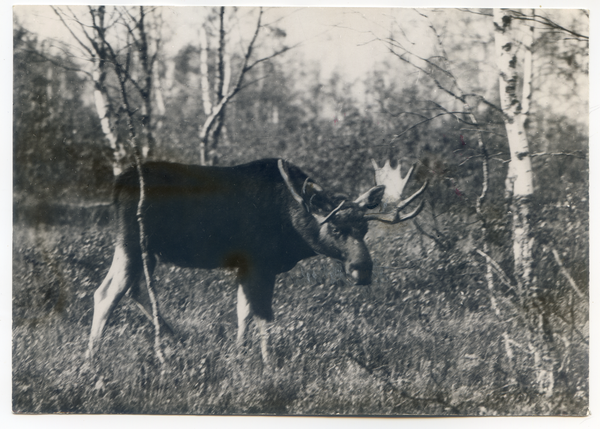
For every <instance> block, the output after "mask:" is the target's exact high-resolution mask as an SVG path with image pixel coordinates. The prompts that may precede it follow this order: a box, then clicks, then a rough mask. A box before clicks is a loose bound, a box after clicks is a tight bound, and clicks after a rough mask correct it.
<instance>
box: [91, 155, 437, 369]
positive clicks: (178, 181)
mask: <svg viewBox="0 0 600 429" xmlns="http://www.w3.org/2000/svg"><path fill="white" fill-rule="evenodd" d="M142 175H143V177H144V180H145V201H144V210H143V214H142V221H143V225H144V228H145V231H146V247H147V253H148V255H149V258H148V259H149V261H150V262H149V265H150V266H149V271H150V273H152V271H153V269H154V268H155V267H156V264H157V262H158V260H160V261H163V262H167V263H171V264H174V265H177V266H180V267H194V268H206V269H213V268H219V267H222V268H231V269H237V280H238V282H239V287H238V291H237V318H238V333H237V342H238V344H240V343H243V341H244V335H245V331H246V329H247V326H248V324H249V322H250V319H251V316H252V317H253V318H254V321H255V324H256V326H257V327H258V331H259V338H260V348H261V354H262V358H263V360H264V361H265V362H266V363H268V362H269V352H268V348H267V329H266V326H267V325H266V323H267V322H269V321H271V320H272V319H273V310H272V307H271V301H272V297H273V289H274V285H275V277H276V275H277V274H279V273H283V272H286V271H289V270H291V269H292V268H293V267H294V266H295V265H296V264H297V263H298V262H299V261H301V260H303V259H306V258H310V257H312V256H315V255H326V256H328V257H330V258H333V259H336V260H339V261H341V262H342V264H343V268H344V270H345V272H346V273H347V275H349V276H350V277H351V278H352V280H353V281H354V283H355V284H357V285H368V284H370V283H371V275H372V270H373V262H372V260H371V256H370V254H369V250H368V249H367V246H366V245H365V242H364V237H365V234H366V233H367V230H368V221H371V220H378V221H381V222H387V223H398V222H401V221H404V220H407V219H410V218H412V217H414V216H416V215H417V214H418V213H419V211H420V210H421V208H422V207H423V200H422V201H421V203H420V204H419V206H418V207H417V208H416V209H415V210H413V211H412V212H411V213H409V214H405V215H400V214H399V213H400V210H402V209H403V208H405V207H406V206H407V205H408V204H409V203H410V202H411V201H413V200H414V199H415V198H416V197H418V196H419V195H420V194H421V193H422V192H423V191H424V189H425V187H426V185H427V183H425V184H424V185H423V187H422V188H421V189H420V190H418V191H417V192H415V193H414V194H413V195H412V196H411V197H409V198H407V199H405V200H403V201H401V202H400V203H399V204H398V205H397V207H396V208H395V211H394V213H393V214H392V218H391V219H386V218H384V216H383V215H382V214H381V213H373V214H371V213H367V211H368V210H371V209H374V208H376V207H377V206H378V205H379V204H380V202H381V200H382V198H383V196H384V191H385V186H383V185H378V186H375V187H373V188H371V189H369V190H368V191H367V192H365V193H364V194H362V195H361V196H359V197H358V198H357V199H355V200H354V201H350V200H348V199H347V198H346V197H345V196H342V195H340V194H334V193H331V192H327V191H325V190H324V189H323V188H321V187H320V186H319V185H318V184H317V183H315V182H314V181H313V180H312V179H310V178H309V176H308V175H306V174H305V173H304V172H303V171H302V170H300V169H299V168H298V167H296V166H294V165H293V164H291V163H288V162H287V161H284V160H282V159H264V160H259V161H254V162H250V163H248V164H244V165H238V166H234V167H207V166H197V165H185V164H176V163H168V162H147V163H145V164H143V166H142ZM407 176H408V175H407ZM405 179H406V180H408V177H406V178H405ZM139 183H140V182H139V176H138V172H137V170H136V168H130V169H128V170H126V171H125V172H124V173H122V174H121V175H120V176H119V177H118V178H117V179H116V182H115V187H114V194H113V205H114V209H115V217H116V221H117V234H116V244H115V251H114V256H113V261H112V265H111V266H110V269H109V272H108V274H107V276H106V278H105V279H104V281H103V282H102V284H101V285H100V287H99V288H98V289H97V290H96V291H95V293H94V314H93V321H92V328H91V333H90V338H89V347H88V351H87V356H88V357H93V356H94V353H95V352H96V351H97V348H98V343H99V340H100V339H101V336H102V332H103V330H104V327H105V325H106V323H107V321H108V319H109V317H110V314H111V312H112V311H113V309H114V308H115V306H116V305H117V304H118V302H119V300H120V299H121V298H122V297H123V295H125V294H126V293H127V294H128V295H129V296H130V297H131V298H133V300H134V301H135V302H136V303H137V304H138V306H139V307H140V308H141V309H142V311H143V312H144V314H146V316H148V317H150V314H151V306H150V303H149V300H148V296H147V294H146V293H145V289H144V288H142V287H141V286H140V284H139V283H140V282H139V280H140V278H141V275H142V273H143V264H142V253H141V248H140V236H139V234H140V232H139V231H140V229H139V223H138V219H137V215H136V212H137V205H138V201H139V198H140V185H139ZM163 323H165V324H166V322H164V321H163ZM167 326H168V325H167Z"/></svg>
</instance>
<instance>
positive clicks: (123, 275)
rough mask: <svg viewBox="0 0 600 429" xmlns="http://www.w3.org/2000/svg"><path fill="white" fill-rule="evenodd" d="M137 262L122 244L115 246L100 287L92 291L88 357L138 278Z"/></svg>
mask: <svg viewBox="0 0 600 429" xmlns="http://www.w3.org/2000/svg"><path fill="white" fill-rule="evenodd" d="M138 265H139V264H135V263H132V261H131V258H130V257H129V256H128V255H127V254H126V252H125V250H124V249H123V247H122V246H120V245H117V246H116V247H115V254H114V257H113V261H112V265H111V266H110V269H109V271H108V274H107V275H106V278H105V279H104V281H103V282H102V284H101V285H100V287H99V288H98V289H97V290H96V292H94V317H93V320H92V329H91V332H90V341H89V346H88V353H87V356H88V358H92V357H93V356H94V354H95V352H96V350H97V348H98V342H99V341H100V338H101V337H102V332H103V331H104V327H105V326H106V323H107V322H108V319H109V317H110V314H111V312H112V311H113V309H114V308H115V306H116V305H117V304H118V302H119V300H120V299H121V297H122V296H123V294H124V293H125V292H126V291H127V289H129V288H130V287H131V286H132V285H133V284H134V282H135V281H137V280H138V279H139V273H140V270H139V267H138Z"/></svg>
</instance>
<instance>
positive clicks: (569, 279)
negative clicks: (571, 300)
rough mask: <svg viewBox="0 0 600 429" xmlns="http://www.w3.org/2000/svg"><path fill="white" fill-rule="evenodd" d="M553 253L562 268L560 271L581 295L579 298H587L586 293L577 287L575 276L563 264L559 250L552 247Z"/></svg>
mask: <svg viewBox="0 0 600 429" xmlns="http://www.w3.org/2000/svg"><path fill="white" fill-rule="evenodd" d="M552 254H553V255H554V260H555V261H556V263H557V264H558V266H559V268H560V273H561V274H562V275H563V276H564V277H565V278H566V279H567V281H568V282H569V285H570V286H571V287H572V288H573V290H574V291H575V292H576V293H577V295H579V298H585V295H584V293H583V292H581V290H579V288H578V287H577V284H576V283H575V280H573V277H571V275H570V274H569V272H568V271H567V269H566V268H565V266H564V265H563V263H562V261H561V260H560V256H558V252H557V251H556V249H554V248H553V249H552Z"/></svg>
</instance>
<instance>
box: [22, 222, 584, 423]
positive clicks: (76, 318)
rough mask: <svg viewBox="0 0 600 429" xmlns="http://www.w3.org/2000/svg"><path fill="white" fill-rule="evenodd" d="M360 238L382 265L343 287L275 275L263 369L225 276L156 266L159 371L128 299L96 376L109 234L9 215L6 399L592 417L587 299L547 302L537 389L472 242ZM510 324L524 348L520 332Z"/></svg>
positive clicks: (43, 408) (58, 408) (166, 410)
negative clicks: (551, 357)
mask: <svg viewBox="0 0 600 429" xmlns="http://www.w3.org/2000/svg"><path fill="white" fill-rule="evenodd" d="M367 244H368V246H369V247H370V248H371V249H372V254H373V260H374V261H375V266H376V267H375V275H374V282H373V284H372V285H371V286H370V287H358V286H353V285H351V284H350V283H347V282H346V281H345V280H344V279H343V277H342V276H341V275H340V268H339V267H338V266H337V264H336V263H335V262H333V261H331V260H328V259H325V258H313V259H311V260H307V261H303V262H302V263H300V264H299V265H298V266H297V267H296V268H294V269H293V270H292V271H290V272H289V273H286V274H284V275H281V276H279V278H278V280H277V283H276V289H275V298H274V303H273V308H274V312H275V322H274V323H272V324H271V326H270V346H271V348H272V353H273V363H272V365H271V366H270V367H265V366H264V365H263V364H262V361H261V358H260V350H259V346H258V343H257V338H256V337H257V336H256V335H250V341H248V342H247V344H246V346H244V347H243V348H241V349H238V348H236V347H235V341H234V339H235V334H236V329H237V327H236V315H235V296H236V293H235V292H236V285H235V278H234V274H233V273H232V272H227V271H220V270H213V271H206V270H190V269H181V268H178V267H173V266H168V265H164V264H163V265H159V267H158V268H157V270H156V273H155V278H156V285H157V289H158V290H159V302H160V306H161V309H162V313H163V314H164V316H165V318H166V319H167V320H168V321H169V322H170V323H171V324H172V326H173V327H174V328H175V330H176V332H177V337H175V338H173V337H164V341H163V347H164V350H165V354H166V356H167V361H168V364H167V367H166V369H165V371H164V372H162V371H161V367H160V365H159V364H158V362H157V360H156V358H155V356H154V354H153V350H152V342H153V330H152V326H151V325H150V323H149V322H148V321H147V320H146V319H145V318H143V317H142V315H141V314H140V312H139V310H138V309H137V308H136V307H135V306H134V305H132V303H131V301H130V300H129V299H127V298H125V299H124V300H123V301H122V302H121V304H120V305H119V306H118V307H117V309H116V311H115V312H114V313H113V317H112V319H111V321H110V322H109V324H108V326H107V329H106V332H105V336H104V337H103V340H102V348H101V351H100V355H99V357H98V362H97V367H98V368H97V372H93V371H91V370H90V368H89V367H87V366H86V365H84V363H85V362H84V359H83V355H84V352H85V348H86V346H87V337H88V333H89V328H90V325H91V318H92V308H93V302H92V300H93V298H92V295H93V292H94V290H95V288H97V287H98V285H99V283H100V282H101V281H102V279H103V276H104V275H105V274H106V271H107V270H108V265H109V263H110V258H111V256H112V255H111V252H112V238H111V232H110V230H109V229H108V227H104V228H100V227H92V228H85V227H77V226H73V225H64V226H37V227H32V226H22V225H15V228H14V254H13V279H14V280H13V327H14V329H13V410H14V411H15V412H18V413H55V412H63V413H65V412H66V413H160V414H188V413H192V414H263V413H266V414H272V413H273V414H294V415H315V414H326V415H334V414H341V415H411V414H412V415H415V414H416V415H456V414H462V415H532V414H536V415H540V414H554V415H557V414H558V415H561V414H562V415H582V414H586V413H587V404H588V393H587V392H588V386H587V371H588V370H587V368H588V357H587V356H588V348H587V347H588V346H587V324H586V323H587V317H588V315H587V302H582V300H579V301H577V300H575V299H574V298H573V296H572V294H571V295H570V298H569V299H568V300H567V299H565V300H563V301H559V302H558V303H556V306H558V307H560V308H558V309H559V310H560V311H564V312H566V313H565V314H570V316H565V318H564V320H565V323H567V324H566V325H565V324H563V325H556V326H557V328H556V329H558V331H557V332H554V333H553V334H552V333H551V334H550V338H551V339H552V338H555V340H551V341H550V346H551V348H553V350H555V353H556V355H557V356H558V357H559V358H558V359H557V362H558V363H559V364H560V365H561V366H560V368H558V367H557V368H555V369H556V377H555V379H556V384H555V388H554V392H553V395H552V397H549V398H548V397H545V396H543V395H541V394H540V393H538V392H537V391H536V389H535V388H534V387H533V386H534V377H535V374H534V371H533V370H532V368H531V367H528V365H532V364H531V362H530V360H528V359H527V358H521V359H519V358H518V356H517V355H518V353H519V352H522V353H525V355H526V351H520V350H518V349H517V347H515V349H516V350H515V351H514V352H513V353H514V355H513V356H510V357H509V356H508V352H507V350H506V347H505V346H506V345H505V343H504V342H503V333H504V332H506V327H505V326H503V325H502V323H499V320H498V318H497V316H496V314H495V312H494V311H493V310H492V309H491V307H490V302H491V301H490V297H489V294H488V292H487V291H486V289H485V286H484V278H483V273H484V266H483V264H482V263H481V261H478V260H477V258H476V257H474V256H473V254H472V253H468V252H464V251H462V250H460V249H459V248H455V249H454V250H453V251H451V252H450V253H448V252H446V253H444V252H441V251H440V250H439V249H438V246H437V245H436V244H435V243H434V242H433V241H431V240H428V239H427V238H424V237H423V236H421V235H419V234H418V231H417V230H416V229H415V226H413V225H407V226H406V227H394V228H390V227H383V226H372V227H371V231H370V232H369V234H368V235H367ZM557 283H558V282H557ZM586 290H587V289H586ZM564 291H565V293H566V295H569V294H568V292H566V291H567V289H566V288H565V289H564ZM563 307H564V308H563ZM554 310H556V309H554ZM568 317H571V319H569V320H567V318H568ZM569 321H571V322H572V323H571V325H568V322H569ZM552 322H553V321H552ZM513 325H514V327H513V328H512V330H511V336H512V338H513V339H514V340H515V341H514V342H515V343H518V341H519V329H521V328H520V327H519V324H518V323H514V322H513ZM565 326H566V327H565ZM522 329H525V328H522ZM250 334H254V327H253V326H251V329H250ZM521 347H526V346H525V345H521Z"/></svg>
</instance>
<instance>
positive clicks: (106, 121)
mask: <svg viewBox="0 0 600 429" xmlns="http://www.w3.org/2000/svg"><path fill="white" fill-rule="evenodd" d="M101 74H102V73H101V71H100V70H99V65H96V68H95V69H94V71H93V72H92V79H93V80H94V105H95V106H96V112H97V113H98V118H99V119H100V126H101V127H102V132H103V133H104V137H105V138H106V140H108V144H109V145H110V148H111V149H112V151H113V162H112V167H113V174H114V176H115V177H117V176H118V175H119V174H121V172H122V171H123V169H122V166H121V161H122V159H123V158H124V157H125V156H126V153H125V148H123V147H122V146H121V145H119V144H118V142H117V136H116V135H115V133H114V131H113V126H112V124H111V122H110V117H109V115H108V110H109V107H110V106H109V104H108V97H107V96H106V93H105V92H104V83H103V82H102V80H103V79H102V78H101Z"/></svg>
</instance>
